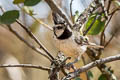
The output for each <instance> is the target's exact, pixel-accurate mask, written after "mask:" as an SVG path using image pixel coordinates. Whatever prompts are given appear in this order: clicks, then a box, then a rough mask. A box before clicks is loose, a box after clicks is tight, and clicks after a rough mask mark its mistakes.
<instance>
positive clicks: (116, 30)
mask: <svg viewBox="0 0 120 80" xmlns="http://www.w3.org/2000/svg"><path fill="white" fill-rule="evenodd" d="M118 31H119V30H118V29H117V30H116V31H115V32H114V33H113V35H112V36H111V38H110V39H109V40H108V42H107V43H106V44H105V47H107V46H108V45H109V43H110V42H111V41H112V40H113V38H114V36H115V35H116V33H117V32H118Z"/></svg>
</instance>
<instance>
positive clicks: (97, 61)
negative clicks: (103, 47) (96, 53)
mask: <svg viewBox="0 0 120 80" xmlns="http://www.w3.org/2000/svg"><path fill="white" fill-rule="evenodd" d="M116 60H120V55H116V56H110V57H107V58H103V59H99V60H96V61H94V62H91V63H89V64H87V65H85V66H83V67H81V68H79V69H77V70H76V71H75V72H72V73H69V74H68V76H67V77H65V78H64V80H65V79H66V80H69V79H73V78H75V77H76V76H77V75H79V74H80V73H82V72H85V71H87V70H89V69H91V68H93V67H95V66H97V65H101V64H104V63H108V62H112V61H116Z"/></svg>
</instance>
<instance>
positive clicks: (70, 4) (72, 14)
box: [70, 0, 74, 21]
mask: <svg viewBox="0 0 120 80" xmlns="http://www.w3.org/2000/svg"><path fill="white" fill-rule="evenodd" d="M73 1H74V0H71V2H70V15H71V19H72V21H73V13H72V4H73Z"/></svg>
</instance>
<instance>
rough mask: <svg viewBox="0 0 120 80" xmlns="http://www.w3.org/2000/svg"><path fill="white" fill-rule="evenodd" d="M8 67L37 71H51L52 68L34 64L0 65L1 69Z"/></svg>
mask: <svg viewBox="0 0 120 80" xmlns="http://www.w3.org/2000/svg"><path fill="white" fill-rule="evenodd" d="M6 67H24V68H35V69H41V70H45V71H49V70H50V68H48V67H43V66H40V65H32V64H0V68H6Z"/></svg>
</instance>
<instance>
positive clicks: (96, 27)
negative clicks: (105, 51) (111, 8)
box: [85, 13, 106, 35]
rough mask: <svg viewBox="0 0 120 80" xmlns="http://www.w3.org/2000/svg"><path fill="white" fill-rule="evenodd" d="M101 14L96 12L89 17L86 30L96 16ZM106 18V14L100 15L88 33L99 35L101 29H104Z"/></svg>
mask: <svg viewBox="0 0 120 80" xmlns="http://www.w3.org/2000/svg"><path fill="white" fill-rule="evenodd" d="M98 15H99V14H98V13H96V14H92V15H91V16H90V17H89V18H88V21H87V23H86V25H85V30H87V29H88V28H89V27H90V25H91V24H92V22H93V20H94V19H95V18H96V16H98ZM102 19H104V14H102V15H101V16H99V17H98V18H97V19H96V21H95V23H94V24H93V26H92V27H91V29H90V30H89V31H88V33H87V34H88V35H97V34H99V33H100V32H101V31H103V29H104V25H105V21H106V20H102Z"/></svg>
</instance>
